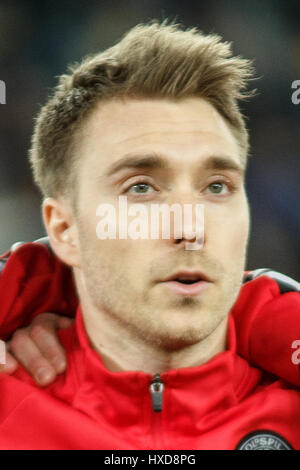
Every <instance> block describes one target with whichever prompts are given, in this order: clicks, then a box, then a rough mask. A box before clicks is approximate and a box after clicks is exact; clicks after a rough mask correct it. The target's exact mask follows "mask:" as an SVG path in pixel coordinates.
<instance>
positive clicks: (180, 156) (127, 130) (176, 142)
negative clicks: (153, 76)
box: [80, 98, 240, 170]
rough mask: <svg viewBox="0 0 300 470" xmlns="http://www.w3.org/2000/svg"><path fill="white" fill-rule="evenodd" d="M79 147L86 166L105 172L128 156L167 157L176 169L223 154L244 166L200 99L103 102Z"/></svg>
mask: <svg viewBox="0 0 300 470" xmlns="http://www.w3.org/2000/svg"><path fill="white" fill-rule="evenodd" d="M80 146H81V150H82V151H81V152H80V153H81V156H83V157H84V160H85V163H86V164H87V165H88V166H90V167H96V166H97V165H99V164H101V167H102V168H103V170H105V168H107V166H109V165H111V164H112V163H116V162H117V161H118V159H120V158H122V156H123V155H124V154H126V153H129V152H136V153H138V152H141V153H147V152H153V153H157V154H160V153H163V154H164V155H167V156H168V158H169V159H170V163H171V164H172V163H174V165H176V164H178V165H179V164H182V163H183V162H185V163H188V162H191V163H193V161H194V160H199V158H200V159H201V157H203V158H204V157H205V156H209V155H218V154H220V153H221V154H224V153H226V154H228V155H230V156H231V158H232V159H234V160H236V161H237V162H240V155H239V146H238V143H237V141H236V138H235V137H234V136H233V134H232V131H231V129H230V128H229V126H228V124H227V123H226V121H225V120H224V118H223V117H222V116H221V115H220V114H219V113H218V112H217V111H216V109H215V108H214V107H213V106H212V105H211V104H210V103H208V102H207V101H206V100H204V99H201V98H189V99H184V100H176V101H175V100H173V101H171V100H168V99H123V100H121V99H117V100H111V101H108V102H104V103H103V102H100V103H99V104H98V105H97V107H96V108H95V110H94V111H93V113H92V114H91V116H90V117H89V118H88V120H87V122H86V123H85V124H84V127H83V131H82V136H81V142H80Z"/></svg>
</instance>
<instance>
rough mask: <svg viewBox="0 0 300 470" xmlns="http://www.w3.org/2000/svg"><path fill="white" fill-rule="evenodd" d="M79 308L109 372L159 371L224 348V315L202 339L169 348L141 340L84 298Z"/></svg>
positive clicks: (194, 363)
mask: <svg viewBox="0 0 300 470" xmlns="http://www.w3.org/2000/svg"><path fill="white" fill-rule="evenodd" d="M81 308H82V315H83V321H84V325H85V329H86V332H87V335H88V337H89V340H90V342H91V345H92V347H93V348H94V349H95V350H96V351H97V352H98V353H99V354H100V356H101V359H102V361H103V364H104V365H105V367H106V368H107V369H108V370H110V371H112V372H120V371H137V370H138V371H143V372H145V373H150V374H161V373H163V372H166V371H168V370H170V369H179V368H184V367H195V366H200V365H201V364H204V363H206V362H208V361H209V360H210V359H211V358H212V357H214V356H215V355H216V354H218V353H220V352H222V351H224V350H225V349H226V337H227V323H228V317H226V318H225V319H224V320H223V321H222V322H221V323H220V324H219V326H218V327H217V328H216V329H215V330H214V331H213V332H212V333H211V334H210V335H209V336H208V337H206V338H205V339H203V340H202V341H200V342H198V343H196V344H192V345H187V346H182V347H180V348H178V349H175V350H172V351H170V350H165V349H164V347H163V345H162V346H160V347H158V346H157V345H153V344H149V343H147V342H145V341H143V340H141V339H140V338H138V337H137V336H136V335H134V334H132V332H131V331H130V330H129V329H128V328H126V326H125V325H122V324H120V323H119V322H117V321H116V320H115V319H114V318H113V317H111V316H110V315H108V314H107V313H105V312H101V311H99V309H96V308H95V307H93V306H92V305H88V304H87V302H82V304H81Z"/></svg>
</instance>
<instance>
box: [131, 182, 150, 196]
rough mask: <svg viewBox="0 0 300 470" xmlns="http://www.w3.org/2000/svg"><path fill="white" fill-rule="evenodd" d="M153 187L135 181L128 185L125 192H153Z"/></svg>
mask: <svg viewBox="0 0 300 470" xmlns="http://www.w3.org/2000/svg"><path fill="white" fill-rule="evenodd" d="M153 191H155V189H154V188H153V186H151V185H150V184H148V183H136V184H133V185H132V186H130V187H129V188H128V189H127V190H126V192H127V193H134V194H147V193H149V192H153Z"/></svg>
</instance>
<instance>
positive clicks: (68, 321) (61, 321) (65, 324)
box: [58, 316, 74, 329]
mask: <svg viewBox="0 0 300 470" xmlns="http://www.w3.org/2000/svg"><path fill="white" fill-rule="evenodd" d="M73 322H74V319H72V318H68V317H61V316H59V318H58V328H62V329H66V328H69V327H70V326H71V325H72V323H73Z"/></svg>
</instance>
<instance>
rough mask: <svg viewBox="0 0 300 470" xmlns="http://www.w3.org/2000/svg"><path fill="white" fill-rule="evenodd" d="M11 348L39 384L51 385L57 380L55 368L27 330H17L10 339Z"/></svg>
mask: <svg viewBox="0 0 300 470" xmlns="http://www.w3.org/2000/svg"><path fill="white" fill-rule="evenodd" d="M10 350H11V351H12V352H13V354H14V356H15V358H16V359H17V360H18V361H19V362H20V364H22V365H23V366H24V367H25V369H26V370H27V371H28V372H29V374H30V375H31V376H32V377H33V378H34V380H35V381H36V382H37V384H38V385H42V386H45V385H49V384H50V383H51V382H53V381H54V380H55V378H56V371H55V369H54V368H53V366H52V365H51V364H50V363H49V361H47V359H46V358H45V357H44V356H43V355H42V353H41V352H40V350H39V349H38V347H37V346H36V344H35V343H34V341H33V340H32V339H31V338H30V337H29V334H28V331H27V330H25V329H24V330H18V331H16V333H15V334H14V335H13V337H12V339H11V341H10Z"/></svg>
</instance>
